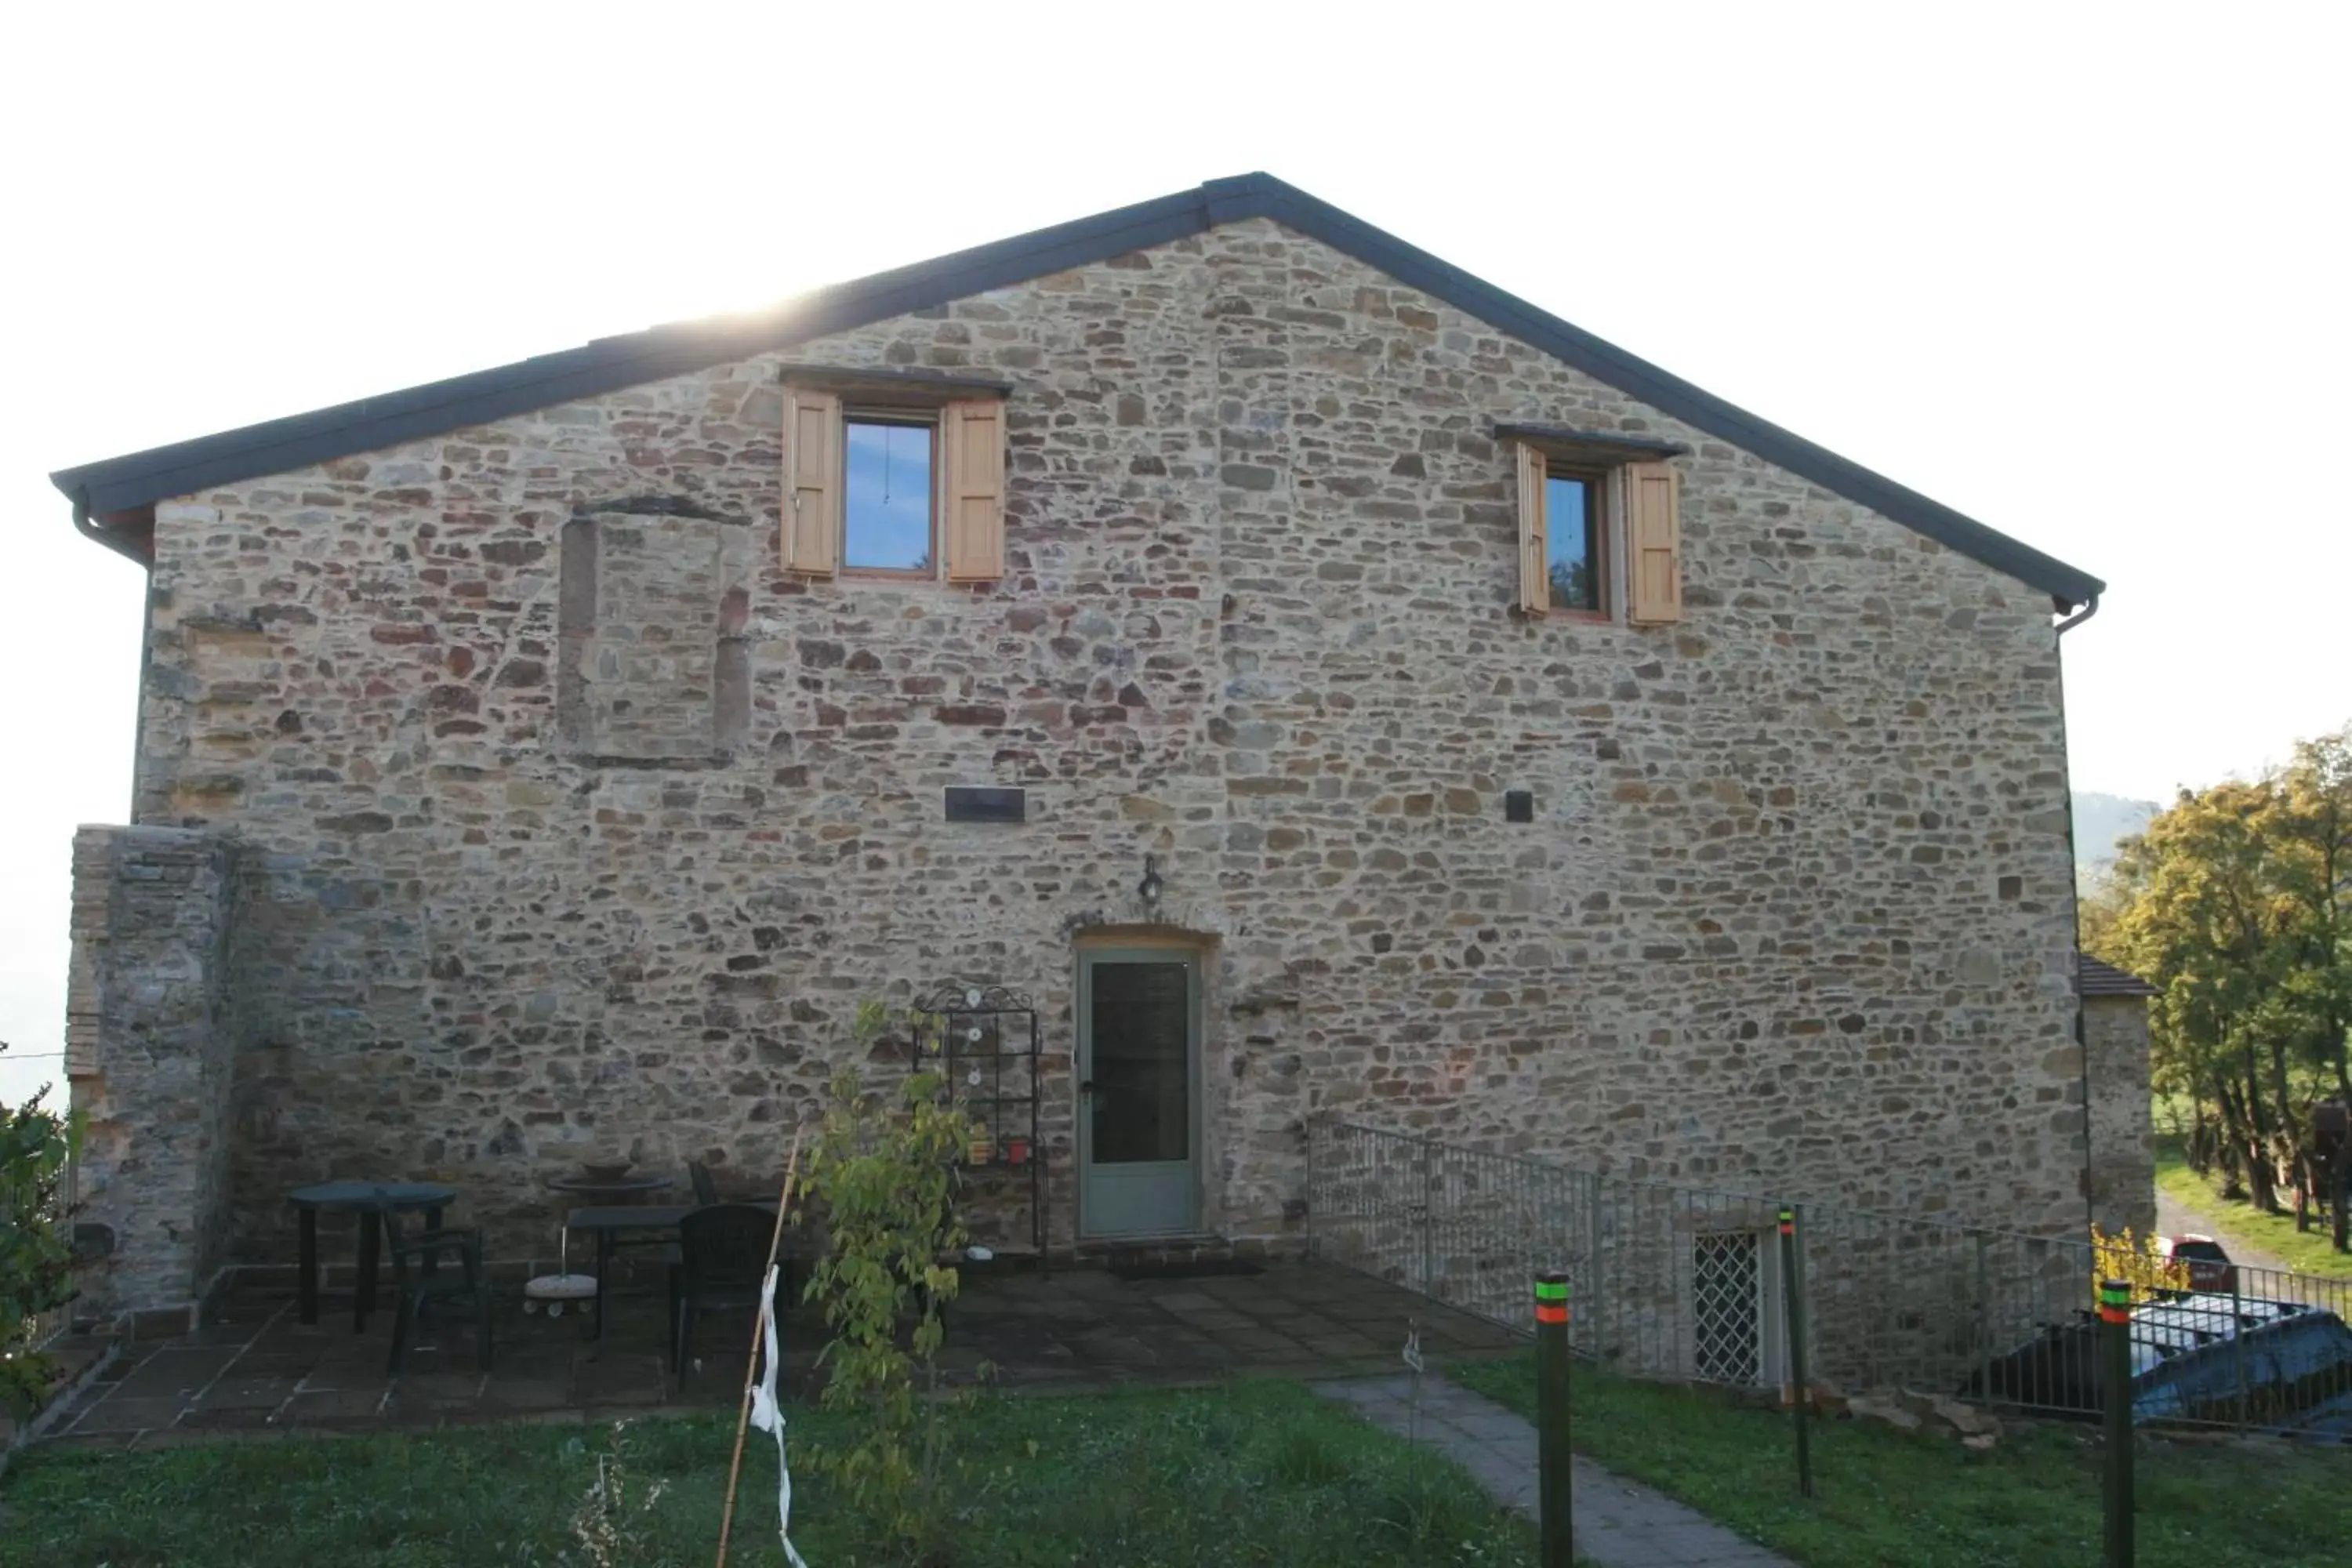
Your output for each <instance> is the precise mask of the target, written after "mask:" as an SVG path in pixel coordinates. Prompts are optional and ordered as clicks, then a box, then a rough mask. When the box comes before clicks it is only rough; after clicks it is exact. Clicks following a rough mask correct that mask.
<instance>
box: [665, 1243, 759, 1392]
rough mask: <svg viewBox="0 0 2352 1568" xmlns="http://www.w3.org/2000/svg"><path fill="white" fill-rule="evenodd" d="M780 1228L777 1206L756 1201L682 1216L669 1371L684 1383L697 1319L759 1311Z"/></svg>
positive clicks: (671, 1308) (671, 1294)
mask: <svg viewBox="0 0 2352 1568" xmlns="http://www.w3.org/2000/svg"><path fill="white" fill-rule="evenodd" d="M775 1230H776V1215H775V1211H774V1210H773V1209H765V1208H761V1207H759V1206H757V1205H752V1204H714V1205H710V1206H709V1207H707V1208H698V1209H696V1210H695V1211H694V1212H693V1213H692V1214H689V1215H687V1216H686V1217H685V1218H684V1219H682V1220H680V1221H678V1226H677V1234H678V1254H679V1258H678V1263H677V1267H676V1268H672V1269H671V1270H670V1292H669V1311H670V1371H671V1372H673V1373H676V1374H677V1380H678V1383H679V1384H680V1385H681V1386H683V1385H684V1384H685V1382H686V1368H687V1362H688V1354H687V1352H688V1351H689V1350H691V1349H692V1348H693V1345H694V1325H695V1322H696V1321H697V1320H698V1319H699V1318H700V1317H701V1316H702V1314H703V1313H705V1312H709V1311H713V1310H725V1309H728V1308H731V1307H747V1308H751V1309H752V1310H758V1308H759V1305H760V1288H761V1285H762V1284H763V1283H764V1282H765V1280H766V1278H767V1269H768V1243H769V1240H770V1238H772V1237H773V1236H774V1235H775ZM779 1261H780V1262H781V1261H782V1260H781V1259H779Z"/></svg>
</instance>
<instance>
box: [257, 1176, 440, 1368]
mask: <svg viewBox="0 0 2352 1568" xmlns="http://www.w3.org/2000/svg"><path fill="white" fill-rule="evenodd" d="M286 1201H287V1202H288V1203H290V1204H292V1205H294V1208H295V1211H296V1213H297V1214H298V1215H299V1220H300V1244H301V1276H302V1278H301V1279H300V1282H299V1291H300V1300H301V1316H302V1321H304V1322H306V1323H315V1322H317V1321H319V1215H320V1214H321V1213H323V1212H326V1211H328V1210H342V1209H352V1210H356V1211H357V1212H358V1214H359V1216H360V1269H359V1279H358V1280H357V1282H356V1283H355V1285H354V1287H353V1289H352V1328H353V1329H354V1330H359V1331H364V1330H365V1329H366V1328H367V1316H368V1309H369V1308H371V1307H373V1305H375V1255H376V1252H377V1251H378V1249H379V1247H381V1245H382V1244H381V1242H380V1241H379V1240H378V1239H377V1238H378V1237H380V1236H381V1235H382V1233H383V1225H382V1223H381V1221H379V1220H378V1218H377V1217H376V1216H377V1213H378V1211H379V1210H380V1209H382V1208H384V1207H391V1208H395V1209H402V1210H407V1209H422V1210H424V1211H425V1229H426V1230H439V1229H440V1228H441V1211H442V1210H443V1209H446V1208H447V1207H448V1206H449V1205H451V1204H453V1203H455V1202H457V1188H455V1187H445V1186H442V1185H440V1184H438V1183H436V1182H320V1183H318V1184H315V1185H312V1186H308V1187H297V1188H295V1189H294V1190H293V1191H292V1192H290V1193H289V1194H286ZM432 1264H433V1260H432V1257H431V1255H430V1254H427V1255H426V1258H425V1267H426V1268H431V1267H432Z"/></svg>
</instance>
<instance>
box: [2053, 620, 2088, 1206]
mask: <svg viewBox="0 0 2352 1568" xmlns="http://www.w3.org/2000/svg"><path fill="white" fill-rule="evenodd" d="M2098 613H2099V596H2098V595H2096V594H2093V595H2091V596H2090V597H2089V598H2088V599H2085V600H2084V602H2083V607H2082V608H2081V609H2079V610H2077V611H2075V612H2074V614H2073V615H2071V616H2067V617H2066V618H2065V619H2064V620H2063V621H2060V622H2059V623H2058V627H2057V631H2056V633H2055V635H2054V636H2053V637H2052V639H2051V644H2050V646H2051V647H2052V648H2053V649H2054V650H2055V651H2056V653H2057V656H2058V717H2059V721H2060V722H2059V730H2058V774H2059V779H2060V781H2061V783H2060V787H2061V788H2063V790H2064V791H2065V792H2066V802H2065V805H2066V885H2067V889H2068V891H2069V898H2068V902H2067V909H2068V910H2069V911H2071V913H2072V914H2073V917H2074V972H2073V973H2070V974H2068V975H2067V977H2066V984H2069V985H2071V986H2073V987H2074V1059H2075V1060H2076V1061H2077V1062H2078V1063H2080V1064H2081V1069H2080V1070H2081V1072H2082V1078H2083V1214H2084V1225H2085V1227H2086V1229H2095V1228H2097V1226H2098V1223H2099V1189H2098V1183H2097V1181H2096V1180H2095V1173H2094V1170H2093V1165H2092V1160H2091V1039H2090V1030H2089V1027H2088V1026H2086V1025H2085V1023H2084V1009H2083V871H2082V859H2081V858H2080V856H2079V855H2078V854H2077V853H2076V847H2075V844H2074V746H2073V744H2072V743H2071V742H2070V741H2069V739H2068V736H2067V731H2066V726H2065V722H2064V721H2065V717H2066V651H2065V648H2064V646H2063V643H2064V639H2065V636H2066V634H2067V633H2068V632H2070V631H2073V630H2074V628H2075V627H2076V626H2081V625H2082V624H2083V623H2084V621H2087V620H2089V619H2090V618H2091V617H2092V616H2095V615H2097V614H2098Z"/></svg>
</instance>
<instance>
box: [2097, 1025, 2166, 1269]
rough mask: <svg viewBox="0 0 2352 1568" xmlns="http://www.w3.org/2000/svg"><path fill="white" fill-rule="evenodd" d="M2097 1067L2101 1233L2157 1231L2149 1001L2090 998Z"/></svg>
mask: <svg viewBox="0 0 2352 1568" xmlns="http://www.w3.org/2000/svg"><path fill="white" fill-rule="evenodd" d="M2083 1043H2084V1050H2085V1052H2086V1054H2087V1058H2088V1060H2089V1063H2090V1069H2091V1159H2090V1182H2091V1217H2092V1220H2093V1222H2094V1223H2095V1224H2096V1225H2097V1226H2098V1227H2099V1228H2100V1229H2101V1230H2104V1231H2107V1232H2109V1233H2111V1234H2112V1233H2113V1232H2116V1231H2119V1230H2121V1229H2123V1228H2124V1227H2125V1226H2130V1227H2131V1231H2132V1234H2133V1235H2134V1236H2151V1235H2153V1234H2155V1231H2156V1131H2155V1125H2154V1122H2153V1120H2152V1116H2151V1110H2150V1107H2149V1103H2148V1067H2147V998H2146V997H2144V996H2085V997H2084V999H2083Z"/></svg>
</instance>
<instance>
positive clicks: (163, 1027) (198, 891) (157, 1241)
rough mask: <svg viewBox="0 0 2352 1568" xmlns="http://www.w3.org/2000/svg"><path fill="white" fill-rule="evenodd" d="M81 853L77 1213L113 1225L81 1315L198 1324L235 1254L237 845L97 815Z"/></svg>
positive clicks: (72, 1033) (71, 1071)
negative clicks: (103, 820) (113, 823)
mask: <svg viewBox="0 0 2352 1568" xmlns="http://www.w3.org/2000/svg"><path fill="white" fill-rule="evenodd" d="M73 864H74V895H73V959H72V971H71V977H70V980H69V982H68V995H67V1040H66V1077H67V1081H68V1086H69V1088H70V1090H71V1094H72V1100H73V1107H74V1110H76V1111H78V1112H79V1113H80V1115H81V1116H82V1117H83V1118H84V1119H85V1125H84V1130H83V1142H82V1148H81V1156H80V1159H79V1163H78V1164H77V1166H76V1170H75V1188H76V1192H77V1194H78V1196H79V1202H80V1205H81V1206H80V1211H79V1214H78V1215H77V1222H78V1227H99V1228H98V1229H97V1230H95V1231H89V1230H85V1231H83V1232H82V1234H84V1235H98V1236H101V1237H104V1246H103V1252H104V1255H103V1256H102V1257H99V1258H95V1259H94V1260H93V1261H92V1262H91V1263H90V1264H89V1267H88V1268H85V1269H84V1270H83V1272H82V1275H81V1277H80V1287H81V1292H82V1295H81V1299H80V1300H79V1301H78V1302H77V1303H76V1304H75V1309H74V1310H75V1315H76V1317H77V1318H81V1319H87V1320H94V1321H111V1320H113V1319H115V1318H118V1317H121V1316H124V1315H126V1314H128V1315H134V1316H137V1315H148V1316H153V1317H159V1318H163V1319H166V1320H174V1321H179V1322H180V1323H182V1324H183V1325H184V1326H194V1316H195V1315H196V1313H197V1312H198V1311H199V1310H200V1308H201V1306H202V1304H203V1302H204V1300H205V1298H206V1297H207V1296H208V1295H209V1293H210V1292H211V1290H212V1289H213V1288H214V1286H215V1283H216V1282H217V1280H218V1279H219V1276H220V1273H221V1270H222V1268H223V1267H224V1266H225V1265H226V1264H227V1263H228V1262H229V1260H230V1259H229V1256H228V1245H229V1209H230V1195H229V1178H228V1158H227V1155H228V1138H229V1124H230V1103H231V1096H232V1092H233V1088H234V1079H235V1071H236V1021H235V1018H234V1016H233V1010H232V1008H231V1005H230V999H229V997H230V994H229V989H228V974H229V962H228V950H227V941H228V931H229V928H230V924H231V911H232V907H233V879H232V877H231V872H230V866H231V854H230V850H229V847H228V846H227V845H226V843H225V842H223V841H222V840H221V839H220V838H219V837H217V836H215V835H214V834H210V833H206V832H204V831H201V830H196V829H188V828H177V827H85V828H83V829H82V830H81V831H80V832H79V834H78V835H76V837H75V838H74V861H73Z"/></svg>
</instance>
